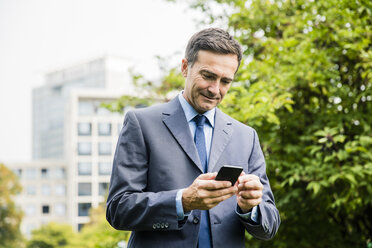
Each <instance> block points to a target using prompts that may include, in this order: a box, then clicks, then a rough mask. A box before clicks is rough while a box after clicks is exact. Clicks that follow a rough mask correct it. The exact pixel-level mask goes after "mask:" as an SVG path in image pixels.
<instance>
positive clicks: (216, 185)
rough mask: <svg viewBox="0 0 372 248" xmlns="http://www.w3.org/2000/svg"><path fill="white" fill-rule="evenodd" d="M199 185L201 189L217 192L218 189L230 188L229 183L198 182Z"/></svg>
mask: <svg viewBox="0 0 372 248" xmlns="http://www.w3.org/2000/svg"><path fill="white" fill-rule="evenodd" d="M200 185H201V187H202V188H204V189H207V190H218V189H224V188H230V187H231V182H229V181H215V180H204V181H200Z"/></svg>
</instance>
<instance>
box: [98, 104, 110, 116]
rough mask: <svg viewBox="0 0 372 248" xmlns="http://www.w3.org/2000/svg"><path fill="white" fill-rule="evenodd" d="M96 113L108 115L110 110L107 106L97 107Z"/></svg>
mask: <svg viewBox="0 0 372 248" xmlns="http://www.w3.org/2000/svg"><path fill="white" fill-rule="evenodd" d="M98 105H99V104H98ZM97 114H98V115H110V114H111V112H110V110H108V109H107V108H103V107H98V109H97Z"/></svg>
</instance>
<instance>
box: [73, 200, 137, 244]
mask: <svg viewBox="0 0 372 248" xmlns="http://www.w3.org/2000/svg"><path fill="white" fill-rule="evenodd" d="M105 211H106V209H105V208H104V206H103V205H101V206H99V207H98V208H94V209H92V210H91V212H90V222H89V223H88V224H86V225H84V227H83V229H82V231H81V233H80V234H79V235H80V240H81V242H82V243H83V244H84V246H82V247H86V248H117V247H118V244H119V243H120V242H122V243H123V242H125V243H126V242H127V241H128V239H129V235H130V232H128V231H117V230H115V229H114V228H112V227H111V226H110V224H109V223H108V222H107V220H106V217H105V216H106V215H105Z"/></svg>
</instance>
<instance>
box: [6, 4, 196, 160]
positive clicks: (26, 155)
mask: <svg viewBox="0 0 372 248" xmlns="http://www.w3.org/2000/svg"><path fill="white" fill-rule="evenodd" d="M198 15H199V14H198V12H196V11H192V10H189V9H188V8H187V7H186V6H185V5H180V4H179V3H178V4H174V3H168V2H166V1H165V0H0V162H5V163H6V162H26V161H30V160H31V111H32V109H31V107H32V106H31V90H32V88H34V87H36V86H39V85H41V84H43V75H44V74H45V73H47V72H49V71H53V70H56V69H59V68H63V67H65V66H68V65H71V64H76V63H79V62H84V61H87V60H90V59H93V58H98V57H100V56H103V55H105V54H112V55H118V56H121V57H125V58H127V59H128V60H129V61H131V62H132V63H133V64H134V65H135V66H136V70H137V71H140V72H142V73H144V74H145V75H147V76H148V77H150V78H151V77H156V76H157V75H159V72H158V70H157V64H156V60H155V59H154V56H155V55H161V56H168V55H171V54H174V53H176V52H180V53H181V54H180V56H181V55H182V53H183V50H184V48H185V46H186V43H187V40H188V39H189V38H190V36H191V35H192V34H193V33H195V32H196V31H197V29H198V28H200V26H197V24H196V22H195V21H194V20H195V19H197V18H199V19H200V16H198ZM181 59H182V58H181V57H180V60H181Z"/></svg>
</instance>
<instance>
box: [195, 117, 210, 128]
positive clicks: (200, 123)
mask: <svg viewBox="0 0 372 248" xmlns="http://www.w3.org/2000/svg"><path fill="white" fill-rule="evenodd" d="M206 120H207V118H206V117H205V115H197V116H195V117H194V121H195V123H196V125H197V126H204V123H205V122H206Z"/></svg>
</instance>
